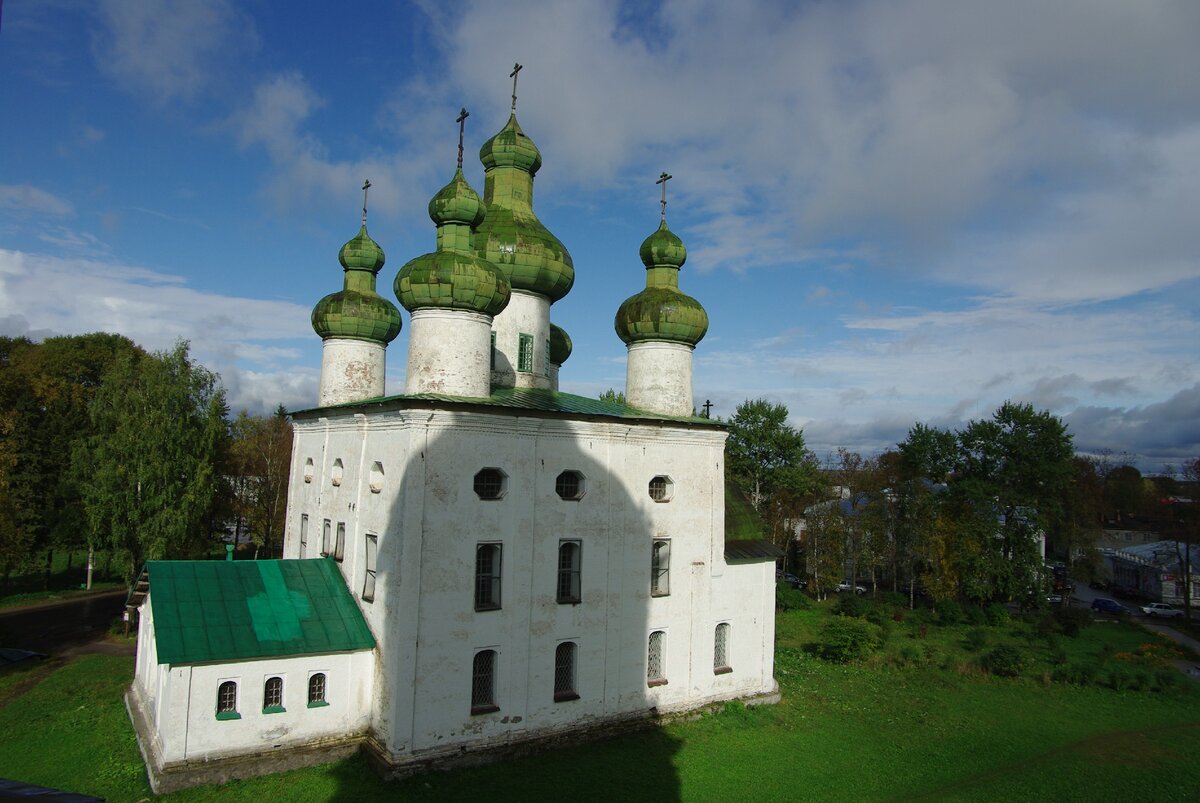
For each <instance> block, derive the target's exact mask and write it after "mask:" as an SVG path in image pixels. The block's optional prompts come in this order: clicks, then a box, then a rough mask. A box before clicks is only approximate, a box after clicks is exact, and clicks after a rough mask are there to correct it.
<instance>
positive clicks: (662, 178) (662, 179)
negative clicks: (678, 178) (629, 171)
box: [654, 173, 675, 220]
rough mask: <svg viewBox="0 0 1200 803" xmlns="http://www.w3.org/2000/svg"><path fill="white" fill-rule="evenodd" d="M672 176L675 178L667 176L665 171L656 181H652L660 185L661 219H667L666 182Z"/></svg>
mask: <svg viewBox="0 0 1200 803" xmlns="http://www.w3.org/2000/svg"><path fill="white" fill-rule="evenodd" d="M673 178H675V177H674V176H669V175H667V174H666V173H663V174H662V175H661V176H659V177H658V181H656V182H654V183H655V184H661V185H662V201H660V203H661V204H662V219H663V220H666V219H667V182H668V181H670V180H671V179H673Z"/></svg>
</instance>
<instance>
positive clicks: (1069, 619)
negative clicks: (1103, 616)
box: [1054, 605, 1092, 638]
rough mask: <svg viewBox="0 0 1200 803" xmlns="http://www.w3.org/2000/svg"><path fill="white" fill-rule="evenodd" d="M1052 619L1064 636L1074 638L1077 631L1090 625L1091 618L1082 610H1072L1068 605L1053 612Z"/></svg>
mask: <svg viewBox="0 0 1200 803" xmlns="http://www.w3.org/2000/svg"><path fill="white" fill-rule="evenodd" d="M1054 619H1055V621H1057V622H1058V627H1059V629H1060V630H1061V631H1062V633H1063V635H1064V636H1068V637H1069V638H1075V637H1076V636H1078V635H1079V631H1080V630H1083V629H1084V628H1085V627H1087V626H1088V625H1090V624H1091V623H1092V616H1091V614H1090V613H1088V611H1087V610H1086V609H1084V608H1072V607H1070V606H1069V605H1068V606H1064V607H1061V608H1059V609H1058V610H1057V611H1055V612H1054Z"/></svg>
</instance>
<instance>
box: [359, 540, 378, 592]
mask: <svg viewBox="0 0 1200 803" xmlns="http://www.w3.org/2000/svg"><path fill="white" fill-rule="evenodd" d="M378 552H379V536H378V535H375V534H374V533H367V553H366V558H367V560H366V564H367V574H366V577H364V578H363V592H362V598H363V602H374V601H375V555H376V553H378Z"/></svg>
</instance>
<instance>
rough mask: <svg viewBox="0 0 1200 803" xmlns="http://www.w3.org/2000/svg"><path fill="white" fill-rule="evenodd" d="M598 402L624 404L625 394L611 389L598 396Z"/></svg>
mask: <svg viewBox="0 0 1200 803" xmlns="http://www.w3.org/2000/svg"><path fill="white" fill-rule="evenodd" d="M600 401H602V402H612V403H613V404H624V403H625V394H624V392H622V391H619V390H613V389H612V388H609V389H608V390H606V391H604V392H603V393H601V394H600Z"/></svg>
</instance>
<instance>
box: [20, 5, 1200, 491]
mask: <svg viewBox="0 0 1200 803" xmlns="http://www.w3.org/2000/svg"><path fill="white" fill-rule="evenodd" d="M448 10H452V11H448ZM0 13H2V17H0V76H2V79H0V119H2V120H3V121H4V125H2V126H0V334H6V335H18V334H25V335H27V336H29V337H32V338H35V339H36V338H40V337H44V336H46V335H49V334H69V333H79V332H87V331H94V330H108V331H116V332H122V333H124V334H126V335H128V336H130V337H132V338H133V339H134V340H136V341H137V342H139V343H141V344H142V345H144V346H146V347H148V348H152V349H161V348H166V347H169V346H170V345H171V344H172V343H173V342H174V341H175V339H177V338H180V337H182V338H187V339H189V340H190V341H191V342H192V346H193V351H194V354H195V355H196V356H197V357H198V358H199V359H200V360H202V361H203V362H204V363H205V364H206V365H208V366H209V367H211V368H213V369H215V370H217V371H219V372H220V374H221V376H222V378H223V381H224V384H225V385H226V387H227V388H228V390H229V396H230V400H231V403H232V405H233V406H234V408H235V409H237V408H242V407H244V408H248V409H250V410H252V411H261V410H264V409H267V408H271V407H274V406H275V405H276V404H277V403H283V404H285V405H287V406H289V407H291V408H293V409H296V408H301V407H307V406H311V405H312V404H314V403H315V401H316V388H317V380H318V373H319V366H320V341H319V339H318V338H317V337H316V335H314V334H313V332H312V329H311V327H310V325H309V320H308V319H309V314H310V311H311V309H312V306H313V304H314V303H315V302H316V301H317V300H318V299H319V298H320V297H321V296H323V295H325V294H326V293H329V292H332V291H334V290H336V289H339V288H340V286H341V269H340V266H339V265H338V263H337V251H338V249H339V248H340V246H341V245H342V243H343V242H345V241H346V240H347V239H349V238H350V237H351V236H352V235H353V234H354V233H355V232H356V230H357V227H358V221H359V215H360V211H359V207H360V206H361V192H360V190H359V187H360V186H361V184H362V181H363V179H364V178H366V177H369V178H370V179H371V181H372V183H373V185H374V188H373V189H372V191H371V200H370V230H371V234H372V236H373V237H374V238H375V239H376V240H378V241H379V242H380V244H381V245H382V246H383V247H384V249H385V250H386V251H387V254H388V263H387V265H386V266H385V267H384V269H383V271H382V273H381V274H380V289H381V292H383V293H384V295H385V296H387V297H389V298H391V297H394V296H393V295H392V293H391V285H392V280H393V279H394V278H395V274H396V271H397V270H399V268H400V267H401V266H402V265H403V264H404V263H405V262H406V261H408V260H409V259H411V258H413V257H415V256H418V255H420V254H422V253H424V252H426V251H429V250H432V248H433V242H434V232H433V227H432V224H431V223H430V222H429V220H428V218H427V217H426V214H425V211H424V210H425V205H426V204H427V202H428V199H429V198H430V196H431V195H432V194H433V193H434V192H435V191H436V190H437V189H438V188H439V187H440V186H441V185H442V184H444V183H445V182H446V181H447V180H448V179H449V178H450V176H451V175H452V174H453V171H454V161H455V156H456V150H457V139H456V137H457V125H456V124H455V122H454V118H455V117H456V116H457V114H458V110H459V108H460V107H462V106H465V107H466V108H468V109H469V110H470V112H471V116H470V119H469V120H468V127H467V154H468V156H467V163H466V172H467V178H468V180H469V181H470V182H471V183H472V184H473V185H474V186H475V187H476V189H478V190H480V191H482V185H483V170H482V167H481V166H480V165H479V162H478V158H477V156H476V154H477V153H478V148H479V145H480V144H482V142H483V141H484V140H485V139H487V138H488V137H489V136H491V135H492V134H493V133H495V131H496V130H498V129H499V128H500V127H501V126H502V125H503V123H504V121H505V119H506V116H507V111H508V105H509V102H510V97H509V96H510V94H511V91H512V87H511V83H510V80H509V77H508V73H509V71H510V70H511V69H512V65H513V63H514V62H516V61H519V62H520V63H521V64H523V65H524V70H523V71H522V72H521V75H520V84H519V89H518V94H519V99H518V114H519V116H520V120H521V124H522V127H523V128H524V129H525V131H526V132H527V133H528V134H529V135H530V136H531V137H532V138H533V139H534V141H535V142H536V143H537V144H538V146H539V148H540V149H541V152H542V155H543V160H544V162H543V167H542V170H541V172H540V173H539V174H538V178H537V195H536V198H535V208H536V210H537V212H538V214H539V216H540V217H541V219H542V221H543V222H544V223H545V224H546V225H547V226H548V227H549V228H550V230H551V231H553V232H555V234H557V235H558V237H559V238H560V239H561V240H562V241H563V242H564V243H565V244H566V246H567V247H568V249H569V250H570V251H571V254H572V256H573V258H574V261H575V267H576V274H577V278H576V283H575V287H574V289H573V291H572V293H571V294H570V295H569V296H567V298H566V299H564V300H563V301H561V302H559V303H558V304H556V305H555V306H554V309H553V312H552V316H553V318H554V320H555V322H556V323H558V324H560V325H562V326H563V327H564V328H565V329H566V330H567V331H568V332H569V333H570V334H571V336H572V337H573V339H574V341H575V352H574V355H573V356H572V358H571V359H570V361H569V362H568V363H567V364H566V366H565V367H564V369H563V377H562V382H563V387H564V389H565V390H568V391H571V392H576V393H581V394H586V395H594V394H596V393H599V392H600V391H602V390H604V389H606V388H609V387H615V388H620V387H622V386H623V384H624V376H625V367H624V363H625V354H624V347H623V345H622V344H621V342H620V341H619V340H618V339H617V337H616V335H615V333H614V332H613V328H612V319H613V314H614V313H615V311H616V308H617V306H618V305H619V304H620V302H621V301H622V300H623V299H624V298H625V297H627V296H629V295H631V294H633V293H634V292H636V291H637V290H639V289H640V288H641V287H642V286H643V283H644V271H643V268H642V266H641V263H640V262H639V260H638V256H637V249H638V245H639V244H640V243H641V240H642V239H643V238H644V237H645V236H646V235H647V234H649V233H650V232H651V231H653V230H654V228H655V227H656V226H657V223H658V188H657V187H656V186H655V185H654V181H655V178H656V177H657V176H658V174H659V173H660V172H662V171H664V170H665V171H668V172H670V173H672V174H673V175H674V177H675V178H674V180H673V181H672V182H671V183H670V206H669V208H668V218H669V221H670V223H671V226H672V228H673V229H674V230H675V232H676V233H677V234H679V235H680V236H681V237H682V238H683V239H684V242H685V243H686V244H687V246H688V249H689V258H688V262H687V265H686V266H685V268H684V271H683V274H682V276H681V282H682V286H683V288H684V290H685V291H686V292H688V293H689V294H691V295H693V296H695V297H696V298H698V299H699V300H700V301H701V302H702V303H704V305H705V306H706V308H707V309H708V311H709V316H710V318H711V320H712V326H711V328H710V330H709V334H708V337H707V338H705V340H704V341H703V342H702V343H701V344H700V346H699V348H698V349H697V352H696V397H697V403H699V402H702V401H703V400H705V399H711V400H712V402H713V404H714V409H715V412H716V413H719V414H722V415H728V414H730V413H731V412H732V410H733V408H734V406H735V405H736V404H737V403H738V402H739V401H741V400H742V399H745V398H753V397H760V396H761V397H767V398H769V399H772V400H775V401H780V402H783V403H785V404H786V405H787V406H788V408H789V410H790V411H791V414H792V420H793V423H795V424H796V425H797V426H802V427H803V428H804V431H805V434H806V437H807V440H808V442H809V445H810V446H811V447H812V448H814V449H815V450H816V451H817V452H818V454H822V455H823V454H825V453H827V452H828V451H829V450H831V449H834V448H836V447H838V446H846V447H850V448H852V449H857V450H859V451H862V452H864V453H867V454H873V453H876V452H878V451H880V450H882V449H885V448H887V447H888V446H890V445H892V444H894V443H895V442H896V441H897V440H899V439H901V438H903V437H904V435H905V433H906V431H907V430H908V428H909V427H910V426H911V425H912V424H913V423H914V422H916V421H923V422H927V423H932V424H936V425H941V426H958V425H961V424H962V423H963V422H965V421H967V420H970V419H972V418H980V417H986V416H988V415H990V414H991V412H992V411H993V410H994V409H995V408H996V407H997V406H998V405H999V404H1000V403H1002V402H1003V401H1004V400H1006V399H1014V400H1020V401H1028V402H1031V403H1033V404H1035V405H1036V406H1038V407H1039V408H1044V409H1049V410H1051V411H1053V412H1054V413H1056V414H1058V415H1060V416H1062V417H1063V418H1064V419H1065V420H1066V421H1067V422H1068V424H1069V425H1070V428H1071V431H1072V432H1073V433H1074V436H1075V443H1076V447H1077V448H1078V449H1079V450H1081V451H1095V450H1100V449H1106V448H1107V449H1111V450H1113V451H1114V452H1122V451H1125V452H1129V453H1132V454H1135V455H1136V456H1137V458H1138V460H1139V463H1140V464H1141V466H1142V467H1143V469H1145V470H1151V471H1159V470H1162V467H1163V465H1164V464H1170V463H1179V462H1180V461H1181V460H1182V459H1185V458H1187V457H1194V456H1196V455H1197V454H1200V314H1198V310H1200V216H1198V210H1200V81H1197V80H1196V76H1198V75H1200V47H1197V46H1196V43H1197V42H1198V41H1200V3H1195V2H1189V0H1181V2H1176V3H1172V2H1150V1H1149V0H1146V1H1144V2H1136V3H1134V2H1128V1H1127V0H1114V1H1113V2H1105V0H1078V2H1075V1H1073V0H1056V2H1054V3H1045V2H1028V3H1026V2H1016V1H1013V2H1005V3H997V2H989V1H988V0H983V1H982V2H964V0H946V2H935V1H932V0H931V1H930V2H921V1H919V0H913V1H911V2H839V3H791V2H789V3H782V2H779V3H755V2H748V1H747V0H742V1H741V2H738V3H728V2H707V3H706V2H663V3H652V2H631V3H619V2H571V3H565V2H559V3H542V2H522V1H521V0H506V2H503V3H501V2H478V3H467V2H464V3H453V4H449V3H436V2H432V0H431V1H430V2H427V3H382V2H378V3H361V4H357V3H351V4H344V5H343V4H339V5H337V6H334V5H330V4H327V3H317V2H312V3H305V2H289V3H286V4H285V3H277V2H270V1H269V0H243V2H239V3H236V4H235V3H232V2H221V1H220V0H205V2H178V3H171V4H159V3H147V2H141V1H140V0H130V2H120V1H117V0H113V1H111V2H85V1H83V0H79V2H75V1H74V0H37V1H36V2H35V1H34V0H7V2H4V3H3V7H2V12H0ZM406 349H407V342H406V339H405V334H403V333H402V334H401V336H400V338H399V339H398V340H397V341H395V342H394V343H393V344H392V346H391V348H390V349H389V360H388V372H389V374H388V385H389V389H390V390H393V391H396V390H398V389H399V388H400V387H401V386H402V383H403V373H404V360H405V353H406Z"/></svg>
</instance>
